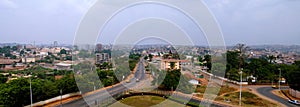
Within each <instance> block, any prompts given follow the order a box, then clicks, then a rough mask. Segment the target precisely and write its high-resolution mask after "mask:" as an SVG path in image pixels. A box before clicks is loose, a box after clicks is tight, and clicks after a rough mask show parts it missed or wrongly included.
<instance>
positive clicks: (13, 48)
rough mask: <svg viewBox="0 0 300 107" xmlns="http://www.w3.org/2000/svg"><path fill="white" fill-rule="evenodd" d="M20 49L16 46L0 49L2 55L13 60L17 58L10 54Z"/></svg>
mask: <svg viewBox="0 0 300 107" xmlns="http://www.w3.org/2000/svg"><path fill="white" fill-rule="evenodd" d="M17 50H18V48H17V47H16V46H13V47H10V46H4V47H0V55H4V57H9V58H11V59H16V58H17V56H15V55H12V54H11V53H10V52H12V51H17Z"/></svg>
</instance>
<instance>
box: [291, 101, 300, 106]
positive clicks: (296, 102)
mask: <svg viewBox="0 0 300 107" xmlns="http://www.w3.org/2000/svg"><path fill="white" fill-rule="evenodd" d="M289 103H292V104H295V105H300V102H299V101H298V100H289Z"/></svg>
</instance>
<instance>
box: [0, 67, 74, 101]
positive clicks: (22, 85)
mask: <svg viewBox="0 0 300 107" xmlns="http://www.w3.org/2000/svg"><path fill="white" fill-rule="evenodd" d="M12 74H19V75H28V74H32V77H31V78H18V79H15V80H11V81H9V82H8V83H5V82H6V80H7V78H8V77H7V76H3V75H1V76H0V80H1V83H0V89H1V90H0V106H1V105H4V106H12V107H15V106H25V105H29V104H30V79H31V84H32V96H33V97H32V98H33V102H38V101H42V100H46V99H50V98H53V97H56V96H59V95H60V91H59V90H60V89H61V90H62V94H67V93H72V92H78V88H77V85H76V82H75V79H74V76H73V72H72V71H67V70H51V69H45V68H42V67H39V66H38V67H33V68H30V69H26V70H22V71H10V74H9V75H8V76H11V75H12ZM55 76H61V77H62V78H60V79H55ZM4 81H5V82H4Z"/></svg>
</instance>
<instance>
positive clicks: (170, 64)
mask: <svg viewBox="0 0 300 107" xmlns="http://www.w3.org/2000/svg"><path fill="white" fill-rule="evenodd" d="M160 69H161V70H165V71H166V70H175V69H180V60H176V59H163V60H161V61H160Z"/></svg>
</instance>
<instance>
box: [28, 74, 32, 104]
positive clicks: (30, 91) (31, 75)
mask: <svg viewBox="0 0 300 107" xmlns="http://www.w3.org/2000/svg"><path fill="white" fill-rule="evenodd" d="M31 76H32V73H31ZM31 76H30V77H29V79H30V81H29V83H30V107H32V88H31Z"/></svg>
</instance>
